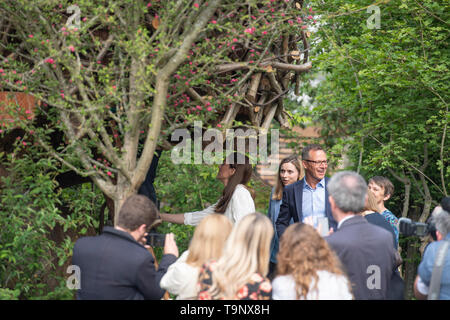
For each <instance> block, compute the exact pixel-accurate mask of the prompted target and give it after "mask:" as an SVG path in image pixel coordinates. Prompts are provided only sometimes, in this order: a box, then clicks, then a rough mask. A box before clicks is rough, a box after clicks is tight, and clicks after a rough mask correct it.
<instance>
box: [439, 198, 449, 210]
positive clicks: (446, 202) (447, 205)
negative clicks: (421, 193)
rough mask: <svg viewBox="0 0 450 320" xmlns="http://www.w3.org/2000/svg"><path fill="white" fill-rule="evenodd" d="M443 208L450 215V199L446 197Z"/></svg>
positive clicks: (442, 203)
mask: <svg viewBox="0 0 450 320" xmlns="http://www.w3.org/2000/svg"><path fill="white" fill-rule="evenodd" d="M441 207H442V209H444V210H445V211H447V212H449V213H450V197H444V198H442V200H441Z"/></svg>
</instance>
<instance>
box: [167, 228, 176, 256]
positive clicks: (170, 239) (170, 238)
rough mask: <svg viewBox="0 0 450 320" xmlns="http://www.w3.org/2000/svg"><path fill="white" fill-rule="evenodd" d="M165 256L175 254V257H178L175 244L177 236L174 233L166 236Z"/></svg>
mask: <svg viewBox="0 0 450 320" xmlns="http://www.w3.org/2000/svg"><path fill="white" fill-rule="evenodd" d="M164 254H173V255H174V256H175V257H178V247H177V243H176V242H175V235H174V234H173V233H168V234H166V241H165V244H164Z"/></svg>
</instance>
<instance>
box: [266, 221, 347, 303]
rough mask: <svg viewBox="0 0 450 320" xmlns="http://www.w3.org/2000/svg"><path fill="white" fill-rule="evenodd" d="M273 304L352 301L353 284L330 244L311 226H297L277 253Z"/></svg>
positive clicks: (291, 230) (290, 231) (285, 235)
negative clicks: (279, 302)
mask: <svg viewBox="0 0 450 320" xmlns="http://www.w3.org/2000/svg"><path fill="white" fill-rule="evenodd" d="M277 259H278V264H277V277H276V278H275V279H274V280H273V282H272V286H273V294H272V298H273V299H274V300H296V299H297V300H351V299H353V296H352V293H351V288H350V281H349V280H348V278H347V277H346V275H345V274H344V272H343V271H342V269H341V265H340V262H339V259H338V258H337V256H336V255H335V254H334V252H333V251H332V250H331V249H330V247H329V246H328V244H327V242H326V241H325V240H324V239H323V238H322V237H321V236H320V234H319V233H318V232H317V231H316V230H315V229H314V228H313V227H312V226H310V225H307V224H300V223H294V224H292V225H290V226H289V227H288V228H287V229H286V231H285V232H284V233H283V235H282V237H281V241H280V251H279V252H278V256H277Z"/></svg>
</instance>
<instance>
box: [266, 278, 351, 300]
mask: <svg viewBox="0 0 450 320" xmlns="http://www.w3.org/2000/svg"><path fill="white" fill-rule="evenodd" d="M317 276H318V279H319V283H318V284H317V288H314V283H315V280H314V279H313V281H312V282H311V285H310V287H311V288H314V289H313V290H310V291H308V294H307V295H306V300H352V299H353V296H352V294H351V292H350V291H349V282H348V280H347V278H346V277H344V276H343V275H337V274H334V273H331V272H328V271H317ZM272 299H273V300H296V299H297V295H296V288H295V280H294V277H292V276H291V275H283V276H277V277H275V279H274V280H273V282H272ZM299 300H305V298H304V297H299Z"/></svg>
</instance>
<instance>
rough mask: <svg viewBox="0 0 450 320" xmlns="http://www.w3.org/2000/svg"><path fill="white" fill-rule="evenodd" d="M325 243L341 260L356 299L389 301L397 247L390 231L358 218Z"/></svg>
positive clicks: (351, 219) (343, 225)
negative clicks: (395, 247) (395, 248)
mask: <svg viewBox="0 0 450 320" xmlns="http://www.w3.org/2000/svg"><path fill="white" fill-rule="evenodd" d="M325 239H326V240H327V242H328V244H329V245H330V247H331V248H332V249H333V250H334V251H335V252H336V254H337V255H338V257H339V259H340V260H341V262H342V264H343V267H344V269H345V271H346V272H347V275H348V277H349V278H350V281H351V283H352V291H353V295H354V297H355V299H357V300H369V299H370V300H372V299H376V300H384V299H387V298H388V290H389V285H390V279H391V277H392V274H393V272H394V269H395V251H394V245H393V242H392V235H391V234H390V233H389V232H388V231H386V230H384V229H382V228H380V227H378V226H375V225H373V224H371V223H369V222H368V221H367V220H366V219H365V218H364V217H362V216H358V215H357V216H355V217H352V218H350V219H349V220H346V221H344V222H343V223H342V225H341V226H340V228H339V229H338V230H337V231H335V232H334V233H332V234H331V235H329V236H328V237H326V238H325Z"/></svg>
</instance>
